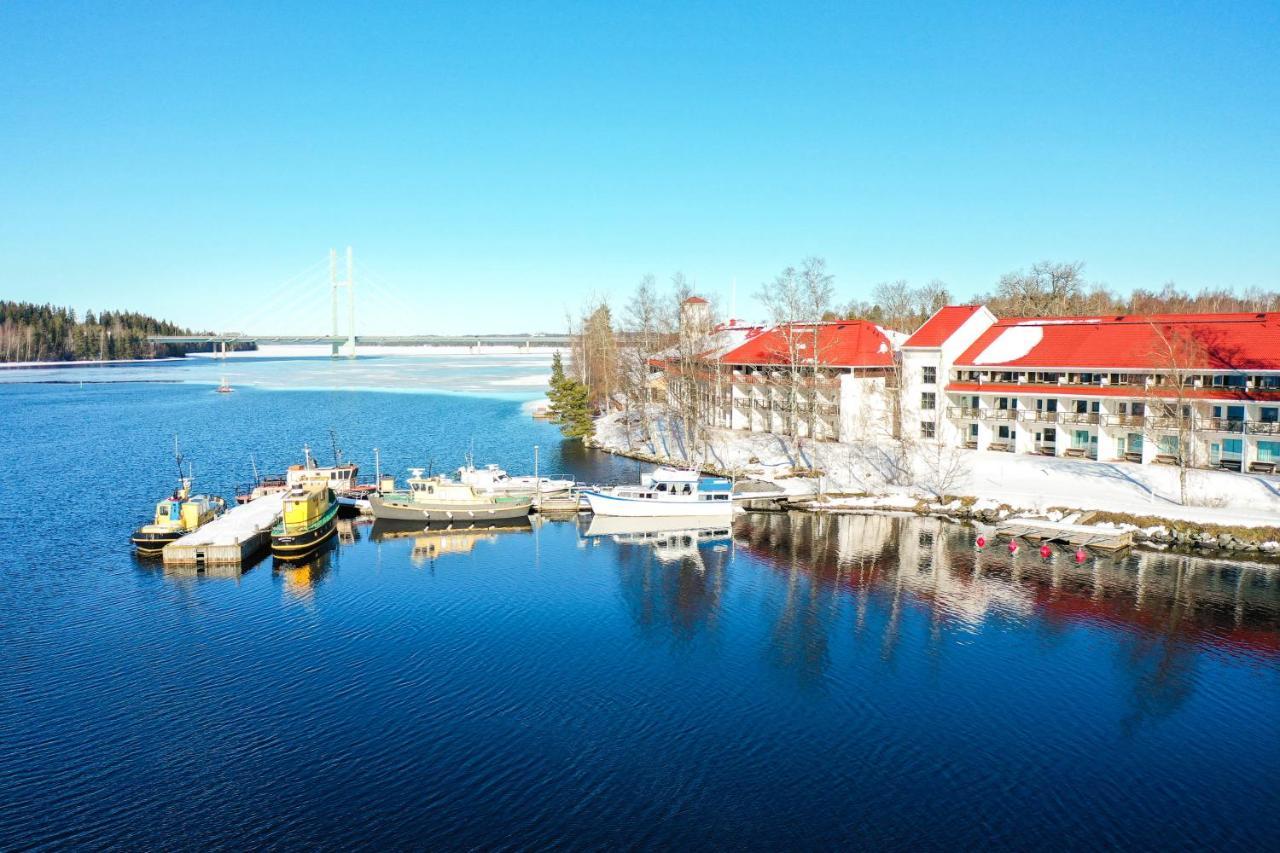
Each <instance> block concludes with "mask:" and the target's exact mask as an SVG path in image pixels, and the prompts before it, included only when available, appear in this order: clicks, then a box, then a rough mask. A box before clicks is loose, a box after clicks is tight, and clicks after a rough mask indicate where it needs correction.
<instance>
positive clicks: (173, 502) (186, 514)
mask: <svg viewBox="0 0 1280 853" xmlns="http://www.w3.org/2000/svg"><path fill="white" fill-rule="evenodd" d="M173 455H174V460H175V461H176V462H177V463H178V488H176V489H174V490H173V494H172V495H170V496H169V497H167V498H165V499H164V500H162V501H160V502H159V503H157V504H156V512H155V517H154V518H153V519H152V521H151V523H150V524H144V525H142V526H141V527H139V528H138V529H137V530H135V531H133V535H132V536H130V537H129V539H130V541H132V542H133V545H134V547H135V548H137V550H138V553H139V554H145V555H148V556H150V555H155V554H159V553H160V552H161V551H162V550H164V546H165V545H168V544H169V543H170V542H173V541H175V540H177V539H181V538H182V537H183V536H186V535H187V534H188V533H190V532H191V531H193V530H195V529H197V528H199V527H203V526H204V525H206V524H208V523H209V522H211V521H213V520H214V519H215V518H217V517H218V516H220V515H222V512H223V510H225V509H226V508H227V502H226V501H224V500H223V499H222V498H220V497H217V496H215V495H192V494H191V477H189V476H188V477H184V476H182V454H181V453H180V452H179V451H178V439H177V438H176V437H175V438H174V440H173Z"/></svg>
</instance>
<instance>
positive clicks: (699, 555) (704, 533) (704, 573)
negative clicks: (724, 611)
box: [580, 515, 733, 645]
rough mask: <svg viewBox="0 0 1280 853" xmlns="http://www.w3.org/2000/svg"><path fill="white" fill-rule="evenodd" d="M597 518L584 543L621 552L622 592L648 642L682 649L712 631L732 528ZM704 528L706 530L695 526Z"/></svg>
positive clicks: (586, 530) (684, 520) (673, 520)
mask: <svg viewBox="0 0 1280 853" xmlns="http://www.w3.org/2000/svg"><path fill="white" fill-rule="evenodd" d="M706 521H707V520H705V519H692V518H688V517H682V518H662V517H656V516H655V517H649V518H624V517H616V516H599V515H594V516H592V517H591V519H590V521H589V522H588V523H587V525H586V526H585V527H583V528H580V533H581V535H582V539H583V541H584V542H592V541H595V542H601V541H610V542H612V543H614V544H616V545H617V546H619V547H618V555H617V565H618V577H619V586H620V589H621V593H622V598H623V601H624V602H625V603H626V607H627V610H628V612H629V613H630V615H631V618H632V620H633V621H634V622H635V624H636V626H637V627H638V628H639V629H640V630H641V632H642V633H644V634H646V635H648V636H653V637H657V636H661V635H663V634H668V633H669V636H670V639H671V640H672V641H673V642H674V643H676V644H678V645H679V644H684V643H687V642H689V641H690V640H692V639H694V638H695V637H696V636H697V635H698V634H700V633H701V632H703V631H706V630H709V629H712V628H714V626H715V625H716V620H717V617H718V616H719V612H720V609H721V606H722V604H723V597H724V590H725V585H726V581H727V577H728V567H729V561H730V556H731V553H732V545H733V528H732V527H731V525H730V523H729V521H728V520H727V519H726V520H725V521H724V522H722V523H718V524H711V525H707V524H706ZM699 522H701V523H702V524H703V525H705V526H701V527H698V526H691V525H697V524H698V523H699Z"/></svg>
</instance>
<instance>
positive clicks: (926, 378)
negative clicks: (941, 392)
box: [920, 367, 938, 385]
mask: <svg viewBox="0 0 1280 853" xmlns="http://www.w3.org/2000/svg"><path fill="white" fill-rule="evenodd" d="M921 373H922V374H923V375H922V376H921V377H920V378H921V381H923V382H924V384H925V385H936V384H937V382H938V368H936V367H925V368H923V369H922V370H921Z"/></svg>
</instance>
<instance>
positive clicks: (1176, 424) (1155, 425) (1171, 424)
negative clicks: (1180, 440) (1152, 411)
mask: <svg viewBox="0 0 1280 853" xmlns="http://www.w3.org/2000/svg"><path fill="white" fill-rule="evenodd" d="M1194 424H1195V422H1194V421H1192V420H1191V418H1180V417H1158V418H1152V419H1151V420H1150V426H1151V427H1152V429H1158V430H1164V431H1167V432H1177V431H1179V430H1184V429H1191V428H1192V427H1193V426H1194Z"/></svg>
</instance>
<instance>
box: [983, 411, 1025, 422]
mask: <svg viewBox="0 0 1280 853" xmlns="http://www.w3.org/2000/svg"><path fill="white" fill-rule="evenodd" d="M1017 415H1018V411H1017V410H1016V409H987V410H986V411H984V412H980V413H979V414H978V417H981V418H986V419H987V420H989V421H1011V420H1013V419H1014V418H1016V417H1017Z"/></svg>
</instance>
